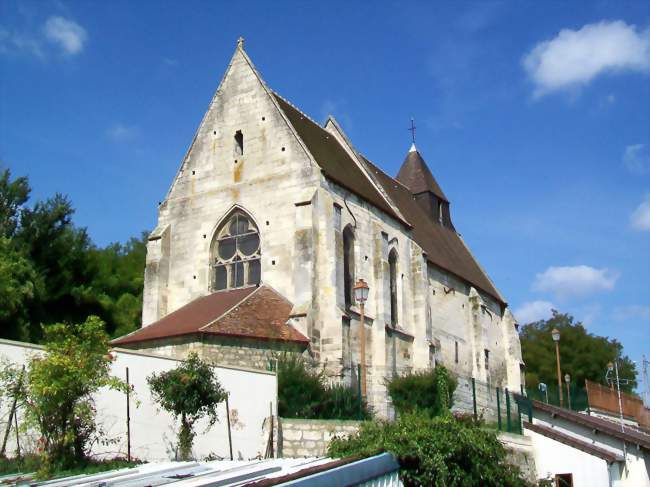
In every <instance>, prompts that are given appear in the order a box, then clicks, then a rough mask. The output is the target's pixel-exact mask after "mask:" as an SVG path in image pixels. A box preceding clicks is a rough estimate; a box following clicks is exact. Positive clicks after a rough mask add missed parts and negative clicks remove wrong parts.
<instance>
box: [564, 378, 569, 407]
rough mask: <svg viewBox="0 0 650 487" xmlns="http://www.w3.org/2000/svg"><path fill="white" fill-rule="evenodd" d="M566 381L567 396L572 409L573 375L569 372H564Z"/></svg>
mask: <svg viewBox="0 0 650 487" xmlns="http://www.w3.org/2000/svg"><path fill="white" fill-rule="evenodd" d="M564 382H566V398H567V401H568V402H569V409H571V388H570V387H569V386H570V384H571V376H570V375H569V374H564Z"/></svg>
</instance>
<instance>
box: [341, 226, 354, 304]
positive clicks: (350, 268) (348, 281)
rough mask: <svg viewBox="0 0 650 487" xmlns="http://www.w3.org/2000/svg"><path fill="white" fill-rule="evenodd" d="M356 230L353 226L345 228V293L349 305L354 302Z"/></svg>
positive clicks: (346, 302)
mask: <svg viewBox="0 0 650 487" xmlns="http://www.w3.org/2000/svg"><path fill="white" fill-rule="evenodd" d="M353 292H354V232H353V231H352V228H350V227H349V226H348V227H345V230H343V293H344V295H345V306H346V307H349V306H351V305H352V303H353V302H354V299H353V295H352V294H353Z"/></svg>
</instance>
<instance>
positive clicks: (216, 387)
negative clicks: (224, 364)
mask: <svg viewBox="0 0 650 487" xmlns="http://www.w3.org/2000/svg"><path fill="white" fill-rule="evenodd" d="M147 382H148V384H149V387H150V388H151V392H152V394H153V397H154V399H155V400H156V401H157V402H158V404H160V407H162V408H163V409H164V410H165V411H167V412H169V413H171V414H173V415H174V417H176V418H180V420H181V424H180V429H179V432H178V450H179V454H180V455H179V456H180V459H181V460H189V459H190V458H191V456H192V444H193V443H194V437H195V436H196V433H195V431H194V423H196V421H197V420H199V419H201V418H203V417H207V418H208V420H209V426H208V427H211V426H212V425H214V423H215V422H216V421H217V406H218V405H219V403H221V402H223V401H225V399H226V396H227V394H228V393H227V392H226V391H224V389H223V388H222V387H221V384H220V383H219V380H218V379H217V376H216V374H215V373H214V368H213V367H212V366H211V365H210V364H208V363H207V362H204V361H203V360H201V359H200V358H199V356H198V355H197V354H196V353H194V352H191V353H190V354H189V355H188V357H187V359H186V360H185V361H183V362H182V363H181V364H180V365H178V367H176V368H175V369H172V370H168V371H166V372H161V373H160V374H156V373H154V374H151V375H150V376H149V377H148V378H147Z"/></svg>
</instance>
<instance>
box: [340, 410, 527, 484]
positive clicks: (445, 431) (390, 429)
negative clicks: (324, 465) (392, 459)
mask: <svg viewBox="0 0 650 487" xmlns="http://www.w3.org/2000/svg"><path fill="white" fill-rule="evenodd" d="M383 451H388V452H391V453H393V454H394V455H395V456H396V457H397V460H398V462H399V464H400V478H401V479H402V482H403V483H404V485H405V486H415V485H432V486H433V485H435V486H438V485H439V486H488V487H489V486H497V485H498V486H504V487H510V486H513V487H514V486H525V485H526V482H525V481H524V480H523V479H522V478H521V473H520V471H519V469H518V468H517V467H515V466H512V465H510V464H508V463H506V460H505V458H506V451H505V448H504V447H503V445H502V444H501V442H499V440H498V438H497V436H496V434H495V433H493V432H491V431H486V430H483V429H481V428H478V427H475V426H470V425H468V424H464V423H461V422H459V421H457V420H456V419H454V417H453V416H451V415H444V416H438V417H434V418H431V417H428V416H426V415H424V414H421V413H405V414H404V415H402V416H401V417H400V419H399V420H398V421H395V422H387V421H373V422H366V423H363V424H362V425H361V428H360V430H359V431H358V432H357V433H356V434H354V435H352V436H350V437H349V438H334V439H333V440H332V441H331V442H330V445H329V448H328V455H329V456H330V457H334V458H340V457H348V456H352V455H361V456H371V455H375V454H377V453H379V452H383Z"/></svg>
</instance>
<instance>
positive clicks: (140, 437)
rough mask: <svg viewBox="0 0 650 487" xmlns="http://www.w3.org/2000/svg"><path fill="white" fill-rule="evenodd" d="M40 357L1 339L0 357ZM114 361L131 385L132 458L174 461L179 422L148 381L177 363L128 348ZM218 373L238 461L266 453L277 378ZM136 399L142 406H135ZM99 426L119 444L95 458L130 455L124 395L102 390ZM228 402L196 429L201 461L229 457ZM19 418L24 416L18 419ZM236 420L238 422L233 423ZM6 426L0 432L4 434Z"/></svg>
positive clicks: (25, 442)
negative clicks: (162, 405) (214, 417)
mask: <svg viewBox="0 0 650 487" xmlns="http://www.w3.org/2000/svg"><path fill="white" fill-rule="evenodd" d="M39 353H42V349H41V348H40V347H38V346H35V345H31V344H26V343H20V342H10V341H7V340H0V358H1V359H6V360H9V361H11V362H14V363H17V364H22V363H25V361H26V359H27V358H28V357H30V356H32V355H34V354H39ZM114 353H115V354H116V359H115V360H114V362H113V364H112V367H111V374H112V375H114V376H115V377H118V378H120V379H123V380H124V379H125V378H126V368H127V367H128V368H129V381H130V383H131V384H133V387H134V391H135V396H134V397H132V400H131V455H132V456H133V457H136V458H140V459H142V460H148V461H154V460H168V459H174V445H175V444H176V427H177V422H176V421H175V420H174V419H173V418H172V417H171V415H169V414H168V413H166V412H164V411H159V410H158V407H157V404H156V403H155V402H154V401H153V399H152V397H151V395H150V393H149V388H148V386H147V383H146V378H147V377H148V376H149V375H150V374H152V373H154V372H157V373H159V372H162V371H165V370H169V369H172V368H174V367H176V366H177V364H178V363H179V362H178V361H177V360H173V359H170V358H166V357H161V356H156V355H152V354H143V353H139V352H134V351H131V350H125V349H115V351H114ZM215 371H216V375H217V377H218V379H219V381H220V383H221V385H222V386H223V387H224V389H225V390H226V391H228V392H229V393H230V398H229V403H230V411H231V434H232V444H233V454H234V456H235V459H237V458H243V459H249V458H252V457H255V456H257V455H259V454H262V455H263V454H264V449H265V446H266V440H267V438H266V437H265V436H264V435H263V431H262V428H263V424H264V421H265V419H267V418H268V417H269V414H270V409H271V407H272V410H273V414H276V411H277V380H276V376H275V374H272V373H268V372H263V371H255V370H246V369H235V368H227V367H215ZM136 401H138V402H139V403H140V404H139V406H136ZM95 402H96V407H97V422H98V424H100V425H101V426H102V427H103V428H104V429H105V430H106V432H107V438H111V439H116V440H118V441H117V444H111V445H106V446H104V445H96V446H95V447H94V448H93V450H92V451H93V454H95V455H106V456H110V457H114V456H118V455H119V456H126V451H127V447H126V445H127V442H126V397H125V395H124V394H123V393H121V392H116V391H111V390H102V391H100V393H99V394H98V395H97V397H96V398H95ZM8 408H9V405H8V404H2V405H0V411H1V412H0V417H1V418H2V421H3V422H4V421H6V419H5V418H6V415H7V414H8ZM225 418H226V409H225V403H223V404H221V405H220V406H219V422H218V423H216V424H215V425H214V426H213V427H212V428H211V429H209V430H208V431H207V432H206V426H207V425H206V423H205V422H201V423H197V425H196V432H197V437H196V439H195V443H194V451H193V453H194V455H195V457H196V458H203V457H205V456H207V455H210V454H216V455H219V456H220V457H229V449H228V433H227V424H226V421H225ZM19 419H20V416H19ZM235 419H236V420H235ZM4 426H5V424H4V423H2V427H1V428H0V430H1V431H2V432H4ZM21 440H22V441H21V443H22V446H23V448H24V447H29V446H30V441H29V439H28V438H22V439H21ZM8 451H9V452H14V451H15V436H14V434H12V435H11V441H10V444H9V449H8Z"/></svg>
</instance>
